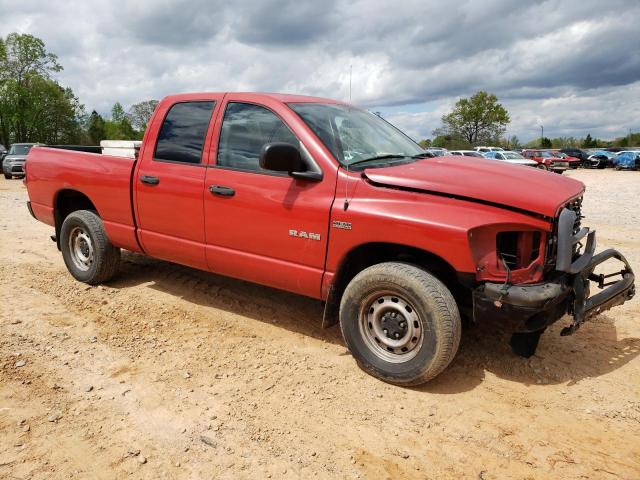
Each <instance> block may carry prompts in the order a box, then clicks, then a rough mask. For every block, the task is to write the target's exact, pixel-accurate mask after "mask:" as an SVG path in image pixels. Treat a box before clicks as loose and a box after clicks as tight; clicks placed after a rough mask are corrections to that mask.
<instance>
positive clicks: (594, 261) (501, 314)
mask: <svg viewBox="0 0 640 480" xmlns="http://www.w3.org/2000/svg"><path fill="white" fill-rule="evenodd" d="M574 219H575V214H574V212H571V211H570V210H568V209H565V210H563V212H562V213H561V215H560V218H559V223H558V230H559V234H558V255H557V261H556V273H555V277H554V278H553V279H551V280H549V281H548V282H545V283H539V284H533V285H509V284H498V283H485V284H483V285H481V286H479V287H477V288H476V289H474V291H473V315H474V320H476V321H480V320H483V319H486V318H487V317H489V318H495V319H498V320H499V321H500V322H501V324H503V325H504V327H505V328H507V329H508V330H510V331H511V332H514V333H516V332H517V333H522V332H535V331H539V330H542V329H543V328H545V327H547V326H548V325H551V324H552V323H554V322H555V321H557V320H559V319H560V318H562V317H563V316H564V315H565V314H567V313H569V314H571V315H572V316H573V321H572V323H571V325H570V326H568V327H565V328H564V329H563V330H562V332H561V334H562V335H570V334H572V333H573V332H575V331H576V330H577V329H578V328H579V327H580V325H581V324H582V323H584V322H585V321H586V320H588V319H589V318H590V317H592V316H593V315H597V314H599V313H602V312H604V311H606V310H608V309H610V308H612V307H615V306H617V305H622V304H623V303H624V302H626V301H627V300H630V299H632V298H633V296H634V294H635V285H634V282H635V276H634V274H633V271H632V270H631V266H630V265H629V262H627V260H626V258H625V257H624V256H623V255H622V254H621V253H620V252H618V251H617V250H614V249H608V250H605V251H603V252H601V253H599V254H597V255H594V251H595V246H596V241H595V231H589V229H587V228H582V229H580V231H579V232H577V233H576V234H573V232H572V231H571V230H570V228H571V226H570V225H573V220H574ZM561 232H565V233H564V234H563V233H561ZM567 232H568V233H567ZM585 238H586V246H585V248H584V252H583V253H582V254H581V255H576V254H575V253H574V251H575V249H574V246H575V244H576V243H578V242H580V241H581V240H582V239H585ZM610 259H614V260H617V261H618V262H620V263H622V265H623V266H622V268H621V270H619V271H617V272H615V273H611V274H602V273H599V274H598V273H596V272H595V270H596V268H597V267H598V266H599V265H601V264H602V263H604V262H606V261H607V260H610ZM616 277H617V279H615V278H616ZM614 279H615V280H614ZM591 283H595V284H596V285H597V286H598V288H599V289H600V290H601V291H599V292H597V293H596V294H594V295H591V296H590V286H591ZM605 287H606V288H605Z"/></svg>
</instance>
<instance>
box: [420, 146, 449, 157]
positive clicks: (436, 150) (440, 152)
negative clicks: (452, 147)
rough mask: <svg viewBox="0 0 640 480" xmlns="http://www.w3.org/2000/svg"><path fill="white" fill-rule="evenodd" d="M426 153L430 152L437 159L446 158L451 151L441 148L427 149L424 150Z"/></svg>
mask: <svg viewBox="0 0 640 480" xmlns="http://www.w3.org/2000/svg"><path fill="white" fill-rule="evenodd" d="M424 150H425V152H429V153H431V154H433V156H435V157H444V156H445V155H449V150H447V149H446V148H441V147H427V148H425V149H424Z"/></svg>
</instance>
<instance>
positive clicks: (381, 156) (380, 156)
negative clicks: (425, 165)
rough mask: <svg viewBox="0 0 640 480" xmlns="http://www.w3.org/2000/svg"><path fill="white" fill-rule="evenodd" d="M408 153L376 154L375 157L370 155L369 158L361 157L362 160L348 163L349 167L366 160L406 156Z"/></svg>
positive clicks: (373, 160)
mask: <svg viewBox="0 0 640 480" xmlns="http://www.w3.org/2000/svg"><path fill="white" fill-rule="evenodd" d="M408 157H409V156H408V155H400V154H397V153H389V154H386V155H378V156H377V157H370V158H363V159H362V160H358V161H356V162H353V163H350V164H349V167H353V166H354V165H359V164H361V163H367V162H375V161H376V160H387V159H390V158H408Z"/></svg>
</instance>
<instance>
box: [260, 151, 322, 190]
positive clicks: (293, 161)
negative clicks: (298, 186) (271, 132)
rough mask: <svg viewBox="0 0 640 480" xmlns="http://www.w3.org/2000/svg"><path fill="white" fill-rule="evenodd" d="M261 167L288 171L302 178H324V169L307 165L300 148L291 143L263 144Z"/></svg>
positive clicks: (292, 175)
mask: <svg viewBox="0 0 640 480" xmlns="http://www.w3.org/2000/svg"><path fill="white" fill-rule="evenodd" d="M305 153H306V152H305ZM306 155H308V154H306ZM260 167H261V168H264V169H265V170H272V171H274V172H287V173H288V174H289V176H291V177H293V178H296V179H300V180H311V181H316V182H317V181H320V180H322V171H321V170H319V169H318V168H317V167H316V168H314V167H315V166H314V165H310V166H309V165H307V162H305V160H304V159H303V157H302V154H301V152H300V149H299V148H298V147H296V146H294V145H291V144H290V143H282V142H275V143H266V144H265V145H263V147H262V150H260Z"/></svg>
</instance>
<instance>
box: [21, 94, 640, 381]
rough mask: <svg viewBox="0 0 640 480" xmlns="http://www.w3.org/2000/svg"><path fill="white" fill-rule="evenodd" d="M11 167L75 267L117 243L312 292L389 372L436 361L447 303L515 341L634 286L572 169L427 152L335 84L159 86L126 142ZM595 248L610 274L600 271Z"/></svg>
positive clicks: (94, 267) (455, 321)
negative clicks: (613, 268) (113, 149)
mask: <svg viewBox="0 0 640 480" xmlns="http://www.w3.org/2000/svg"><path fill="white" fill-rule="evenodd" d="M25 168H26V180H25V183H26V186H27V189H28V193H29V200H30V201H29V204H28V208H29V210H30V212H31V213H32V215H33V216H34V217H35V218H36V219H38V220H40V221H42V222H45V223H47V224H49V225H51V226H52V227H53V228H55V235H54V236H53V237H52V238H54V239H55V241H56V242H57V246H58V248H59V249H60V250H61V252H62V256H63V258H64V262H65V264H66V266H67V268H68V270H69V271H70V273H71V274H72V275H73V276H74V277H75V278H76V279H77V280H79V281H81V282H86V283H89V284H97V283H100V282H106V281H108V280H109V279H111V278H112V277H113V276H114V275H115V274H116V273H117V271H118V265H119V260H120V251H121V249H125V250H129V251H132V252H139V253H143V254H146V255H150V256H153V257H156V258H159V259H164V260H168V261H171V262H176V263H179V264H184V265H189V266H191V267H194V268H197V269H202V270H209V271H212V272H216V273H218V274H222V275H228V276H232V277H236V278H240V279H244V280H248V281H252V282H257V283H260V284H263V285H267V286H270V287H274V288H279V289H284V290H288V291H291V292H295V293H298V294H301V295H306V296H309V297H313V298H316V299H318V300H321V301H323V302H325V314H324V318H323V324H324V325H325V326H329V325H332V324H334V323H337V322H339V323H340V327H341V330H342V334H343V336H344V339H345V342H346V344H347V346H348V347H349V349H350V351H351V352H352V354H353V356H354V357H355V359H356V361H357V362H358V364H359V365H360V367H361V368H363V369H364V370H365V371H367V372H368V373H370V374H372V375H375V376H377V377H379V378H381V379H383V380H385V381H388V382H391V383H395V384H400V385H416V384H420V383H423V382H426V381H428V380H430V379H432V378H434V377H435V376H436V375H438V374H439V373H440V372H442V371H443V370H444V369H445V368H446V367H447V365H448V364H449V363H450V362H451V360H452V359H453V358H454V356H455V354H456V352H457V350H458V344H459V341H460V334H461V317H463V318H468V319H469V321H472V322H478V323H481V322H483V321H485V320H486V319H490V318H492V319H493V321H495V320H498V321H499V322H502V323H503V324H504V328H506V329H509V331H510V332H511V333H512V334H513V335H512V336H511V346H512V348H513V350H514V351H515V352H516V353H518V354H520V355H525V356H528V355H531V354H533V352H534V351H535V349H536V347H537V344H538V341H539V338H540V335H541V333H542V332H543V331H544V329H545V328H546V327H547V326H548V325H550V324H551V323H553V322H555V321H556V320H559V319H560V318H562V317H563V316H564V315H565V314H567V313H568V314H570V315H571V317H572V318H571V321H570V324H569V325H568V326H566V327H565V328H564V330H563V331H562V332H563V334H569V333H573V332H574V331H575V330H576V329H577V328H578V327H579V326H580V325H581V324H582V323H583V322H584V321H585V320H587V319H588V318H589V317H590V316H592V315H594V314H597V313H599V312H601V311H603V310H605V309H607V308H610V307H612V306H615V305H619V304H621V303H623V302H625V301H626V300H628V299H630V298H632V296H633V294H634V275H633V272H632V270H631V267H630V266H629V264H628V262H627V261H626V260H625V258H624V257H623V256H622V255H621V254H620V253H618V252H617V251H615V250H605V251H603V252H602V253H599V254H595V245H596V243H595V238H596V237H595V232H594V231H593V230H589V229H588V228H586V227H583V226H582V225H581V220H582V214H581V200H582V196H583V193H584V186H583V184H582V183H580V182H578V181H576V180H573V179H571V178H564V177H562V176H561V175H553V174H551V173H549V172H545V171H537V170H536V171H530V170H529V169H524V168H522V167H520V166H511V165H505V164H502V163H499V162H488V161H487V160H485V159H476V158H472V157H464V158H462V157H447V156H443V157H435V158H434V157H433V156H432V155H429V154H428V153H426V152H425V151H424V150H422V149H421V148H420V147H419V146H418V145H417V144H416V143H415V142H414V141H412V140H411V139H410V138H408V137H407V136H406V135H404V134H403V133H402V132H400V131H399V130H397V129H396V128H395V127H393V126H392V125H390V124H389V123H387V122H386V121H385V120H384V119H382V118H380V117H379V116H377V115H374V114H372V113H369V112H367V111H364V110H361V109H358V108H356V107H353V106H351V105H348V104H345V103H342V102H339V101H334V100H327V99H320V98H312V97H304V96H296V95H280V94H256V93H193V94H183V95H176V96H170V97H167V98H165V99H164V100H163V101H162V102H161V103H160V104H159V106H158V107H157V109H156V111H155V113H154V114H153V117H152V119H151V121H150V123H149V126H148V129H147V131H146V133H145V136H144V140H143V142H142V145H141V148H140V150H139V154H138V155H137V157H136V158H124V157H114V156H107V155H100V154H96V153H86V152H79V151H70V150H65V149H61V148H56V149H52V148H46V147H40V146H36V147H34V148H33V149H32V150H31V152H30V154H29V157H28V159H27V161H26V167H25ZM608 259H616V260H617V261H619V262H620V264H621V266H620V268H619V269H618V271H617V273H615V274H609V275H604V274H596V273H595V270H596V269H597V268H598V266H599V265H600V264H601V263H603V262H604V261H605V260H608ZM613 276H615V277H616V278H615V279H613ZM593 285H597V286H598V287H600V289H602V290H601V291H600V292H599V293H597V294H594V295H590V293H589V287H590V286H593Z"/></svg>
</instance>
